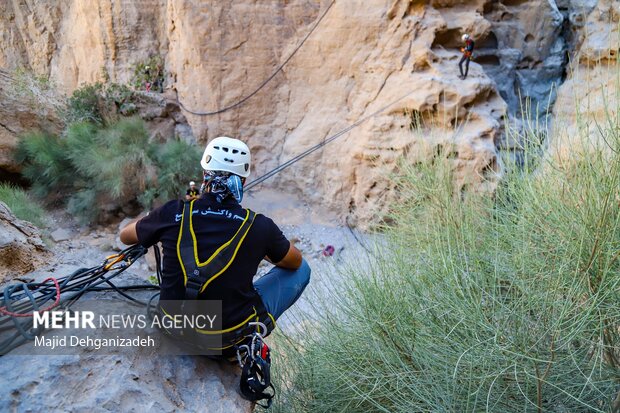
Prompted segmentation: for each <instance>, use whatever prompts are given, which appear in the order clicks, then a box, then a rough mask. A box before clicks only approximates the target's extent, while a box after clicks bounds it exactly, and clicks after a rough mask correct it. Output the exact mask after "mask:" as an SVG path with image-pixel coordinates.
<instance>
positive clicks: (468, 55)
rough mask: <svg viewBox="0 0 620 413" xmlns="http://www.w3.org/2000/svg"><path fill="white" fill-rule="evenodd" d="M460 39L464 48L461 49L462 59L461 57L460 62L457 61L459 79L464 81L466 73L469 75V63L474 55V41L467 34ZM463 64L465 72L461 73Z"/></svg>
mask: <svg viewBox="0 0 620 413" xmlns="http://www.w3.org/2000/svg"><path fill="white" fill-rule="evenodd" d="M461 38H462V39H463V41H464V42H465V46H464V47H461V52H462V53H463V57H461V60H460V61H459V71H460V72H461V75H460V76H459V78H460V79H463V80H465V79H466V78H467V73H469V61H470V60H472V57H473V54H474V41H473V40H472V39H471V37H470V36H469V34H467V33H465V34H464V35H463V36H462V37H461ZM463 63H465V72H463Z"/></svg>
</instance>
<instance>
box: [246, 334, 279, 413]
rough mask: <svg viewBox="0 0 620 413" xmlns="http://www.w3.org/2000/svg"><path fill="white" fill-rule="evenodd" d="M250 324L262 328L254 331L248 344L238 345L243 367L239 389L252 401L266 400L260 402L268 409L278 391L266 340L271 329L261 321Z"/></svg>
mask: <svg viewBox="0 0 620 413" xmlns="http://www.w3.org/2000/svg"><path fill="white" fill-rule="evenodd" d="M249 324H250V326H256V327H257V328H259V327H260V329H261V330H260V331H258V330H257V331H254V332H253V333H252V334H251V335H250V336H249V337H248V339H249V340H248V343H247V344H243V345H240V346H237V360H238V362H239V366H240V367H241V380H240V382H239V390H240V391H241V394H242V395H243V397H245V398H246V399H247V400H249V401H251V402H257V403H258V402H260V401H262V400H265V404H261V403H258V404H259V406H261V407H263V408H265V409H268V408H269V407H270V406H271V402H272V400H273V397H274V396H275V393H276V392H275V388H274V387H273V385H272V384H271V350H270V349H269V346H267V343H265V340H264V338H265V337H264V334H267V333H268V331H269V330H268V329H267V327H266V326H265V325H264V324H263V323H260V322H254V323H249Z"/></svg>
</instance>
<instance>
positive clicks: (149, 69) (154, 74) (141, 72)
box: [131, 56, 166, 92]
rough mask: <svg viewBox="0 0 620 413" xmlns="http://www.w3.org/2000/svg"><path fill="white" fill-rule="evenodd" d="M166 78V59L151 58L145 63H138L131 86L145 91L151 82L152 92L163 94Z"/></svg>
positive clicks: (159, 57)
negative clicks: (147, 84)
mask: <svg viewBox="0 0 620 413" xmlns="http://www.w3.org/2000/svg"><path fill="white" fill-rule="evenodd" d="M165 77H166V73H165V71H164V59H163V58H162V57H161V56H151V57H149V58H148V59H146V60H145V61H142V62H138V63H136V65H135V66H134V69H133V77H132V80H131V84H132V85H133V87H134V89H135V90H143V89H144V88H145V85H146V83H147V82H149V83H151V87H152V89H151V90H153V91H156V92H163V88H164V81H165Z"/></svg>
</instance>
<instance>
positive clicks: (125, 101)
mask: <svg viewBox="0 0 620 413" xmlns="http://www.w3.org/2000/svg"><path fill="white" fill-rule="evenodd" d="M135 100H136V97H135V96H134V93H133V91H132V90H131V89H129V87H127V86H126V85H122V84H118V83H100V82H97V83H93V84H87V85H84V86H82V87H80V88H78V89H76V90H75V91H74V92H73V93H72V94H71V96H70V97H69V99H68V101H67V110H66V112H67V113H66V116H65V118H66V121H67V123H74V122H92V123H96V124H99V125H108V124H111V123H114V122H118V120H119V115H124V116H130V115H133V114H134V113H135V111H136V105H135Z"/></svg>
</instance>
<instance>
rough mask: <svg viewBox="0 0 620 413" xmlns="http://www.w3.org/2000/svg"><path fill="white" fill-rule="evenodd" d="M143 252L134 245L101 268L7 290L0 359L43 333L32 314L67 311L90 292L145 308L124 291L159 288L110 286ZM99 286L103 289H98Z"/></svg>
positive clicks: (0, 299)
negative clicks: (108, 294) (109, 293)
mask: <svg viewBox="0 0 620 413" xmlns="http://www.w3.org/2000/svg"><path fill="white" fill-rule="evenodd" d="M146 251H147V250H146V248H144V247H142V246H140V245H135V246H133V247H130V248H127V249H125V250H123V251H121V252H120V253H118V254H114V255H111V256H109V257H107V258H106V259H105V261H104V262H103V263H102V264H101V265H98V266H95V267H92V268H81V269H79V270H77V271H75V272H73V273H72V274H70V275H68V276H66V277H61V278H57V279H56V278H53V277H50V278H47V279H45V280H43V281H42V282H22V283H18V284H11V285H9V286H7V287H6V288H5V289H4V290H3V291H2V292H1V295H0V337H1V338H0V355H3V354H6V353H8V352H9V351H10V350H12V349H14V348H16V347H18V346H20V345H22V344H23V343H25V342H27V341H30V340H34V338H35V337H36V336H38V335H39V334H41V333H42V332H43V330H42V329H35V328H33V325H34V323H33V313H34V312H35V311H39V312H44V311H50V310H52V309H61V310H69V309H70V308H71V306H72V305H73V304H74V303H75V302H76V301H77V300H78V299H79V298H81V297H82V296H84V295H85V294H87V293H89V292H93V291H115V292H117V293H118V294H120V295H122V296H123V297H125V298H127V299H129V300H131V301H133V302H135V303H137V304H140V305H146V303H145V302H142V301H140V300H138V299H136V298H134V297H132V296H130V295H129V294H127V293H126V291H128V290H144V289H159V287H158V286H156V285H152V284H145V285H130V286H118V285H116V284H114V283H113V282H112V279H113V278H115V277H117V276H118V275H120V274H121V273H122V272H124V271H125V270H127V268H129V267H130V266H131V265H132V264H133V263H134V262H136V260H137V259H138V258H140V257H141V256H143V255H144V254H145V253H146ZM156 255H157V254H156ZM158 275H159V272H158ZM102 284H105V286H101V285H102ZM13 330H16V331H14V332H13Z"/></svg>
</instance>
